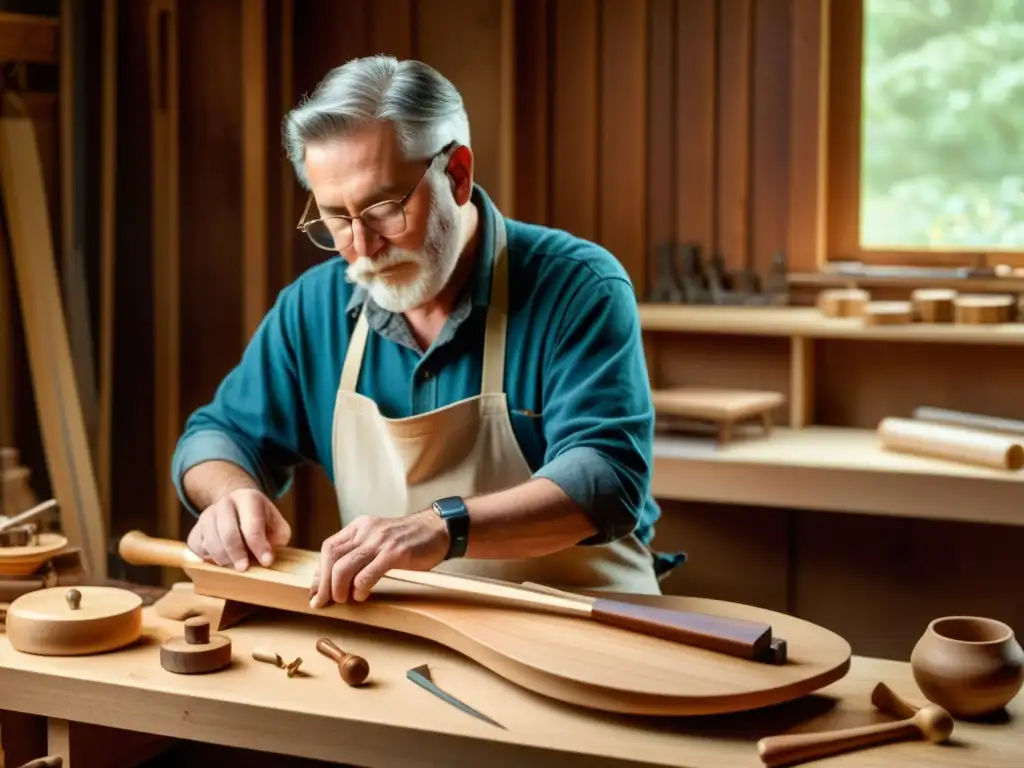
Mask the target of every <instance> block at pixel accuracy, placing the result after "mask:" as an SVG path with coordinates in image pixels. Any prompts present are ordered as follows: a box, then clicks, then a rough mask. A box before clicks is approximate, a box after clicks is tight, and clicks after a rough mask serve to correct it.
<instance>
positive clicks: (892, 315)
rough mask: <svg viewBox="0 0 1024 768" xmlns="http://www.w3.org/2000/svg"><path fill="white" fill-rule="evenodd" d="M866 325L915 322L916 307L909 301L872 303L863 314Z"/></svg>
mask: <svg viewBox="0 0 1024 768" xmlns="http://www.w3.org/2000/svg"><path fill="white" fill-rule="evenodd" d="M861 317H862V318H863V320H864V324H865V325H902V324H903V323H912V322H914V305H913V304H911V303H910V302H909V301H872V302H869V303H868V304H867V306H865V307H864V311H863V312H862V313H861Z"/></svg>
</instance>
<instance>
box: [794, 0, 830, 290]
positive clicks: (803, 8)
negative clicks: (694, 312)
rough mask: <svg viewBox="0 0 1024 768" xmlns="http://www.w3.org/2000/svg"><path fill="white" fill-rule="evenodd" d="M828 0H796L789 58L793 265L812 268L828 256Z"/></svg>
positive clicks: (808, 269) (814, 269)
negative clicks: (825, 42) (826, 43)
mask: <svg viewBox="0 0 1024 768" xmlns="http://www.w3.org/2000/svg"><path fill="white" fill-rule="evenodd" d="M829 4H830V0H814V1H813V2H812V1H811V0H794V4H793V13H792V20H791V24H792V37H791V46H792V47H791V50H792V58H791V60H790V73H791V74H790V123H789V168H790V171H789V185H788V188H789V218H788V223H789V228H788V234H789V254H788V255H789V268H790V270H791V271H794V272H812V271H816V270H817V269H818V266H819V264H821V263H823V262H824V258H825V203H826V198H825V194H826V186H827V185H826V183H825V171H826V168H827V163H826V156H825V150H826V145H827V136H828V133H827V127H828V119H827V116H828V112H827V106H828V99H827V88H828V55H827V46H824V45H822V40H823V39H826V40H827V38H828V34H827V31H828V18H829Z"/></svg>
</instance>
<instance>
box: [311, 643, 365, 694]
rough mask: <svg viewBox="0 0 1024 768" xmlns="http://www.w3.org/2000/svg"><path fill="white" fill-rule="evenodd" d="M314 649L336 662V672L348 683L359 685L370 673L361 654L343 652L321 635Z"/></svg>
mask: <svg viewBox="0 0 1024 768" xmlns="http://www.w3.org/2000/svg"><path fill="white" fill-rule="evenodd" d="M316 649H317V650H318V651H319V652H320V653H322V654H323V655H324V656H326V657H327V658H329V659H333V660H334V661H335V662H337V664H338V674H339V675H341V679H342V680H344V681H345V682H346V683H347V684H348V685H359V684H360V683H362V682H363V681H364V680H366V677H367V675H369V674H370V665H369V664H367V663H366V659H364V658H363V657H362V656H356V655H354V654H351V653H345V651H343V650H341V648H339V647H338V646H337V645H335V644H334V643H333V642H331V641H330V640H328V639H327V638H326V637H322V638H320V639H319V640H317V641H316Z"/></svg>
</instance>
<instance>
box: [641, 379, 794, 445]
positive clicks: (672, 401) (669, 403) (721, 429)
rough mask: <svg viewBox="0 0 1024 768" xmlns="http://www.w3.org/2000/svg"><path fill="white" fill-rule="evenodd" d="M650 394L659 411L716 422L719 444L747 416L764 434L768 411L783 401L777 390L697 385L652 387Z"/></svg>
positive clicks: (769, 419)
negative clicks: (758, 425)
mask: <svg viewBox="0 0 1024 768" xmlns="http://www.w3.org/2000/svg"><path fill="white" fill-rule="evenodd" d="M652 398H653V401H654V409H655V410H656V411H657V412H658V413H660V414H664V415H667V416H672V417H679V418H684V419H692V420H696V421H708V422H712V423H714V424H717V425H718V442H719V443H720V444H722V445H725V444H727V443H728V442H729V440H730V439H731V438H732V428H733V425H735V424H736V423H738V422H741V421H746V420H748V419H755V418H756V419H758V420H759V421H760V422H761V426H762V427H763V428H764V433H765V435H769V434H771V431H772V417H771V412H772V410H773V409H775V408H778V407H779V406H780V405H782V404H783V403H784V402H785V401H786V398H785V396H784V395H783V394H782V393H780V392H760V391H752V390H738V389H704V388H697V387H681V388H678V389H661V390H655V391H654V392H653V393H652Z"/></svg>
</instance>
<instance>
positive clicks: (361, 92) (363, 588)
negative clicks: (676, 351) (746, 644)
mask: <svg viewBox="0 0 1024 768" xmlns="http://www.w3.org/2000/svg"><path fill="white" fill-rule="evenodd" d="M284 135H285V144H286V147H287V151H288V153H289V156H290V158H291V161H292V163H293V164H294V167H295V172H296V174H297V175H298V178H299V180H300V182H301V183H302V185H303V186H304V187H305V188H306V189H308V190H309V192H310V195H309V200H308V202H307V205H306V209H305V211H304V212H303V214H302V218H301V220H300V222H299V225H298V228H299V229H300V230H301V231H302V232H304V233H305V234H306V235H307V236H308V237H309V238H310V239H311V240H312V241H313V243H314V244H316V245H317V246H318V247H319V248H322V249H323V250H325V251H330V252H336V253H338V254H340V255H341V257H342V258H341V259H335V258H330V259H328V260H327V261H325V262H324V263H322V264H320V265H318V266H316V267H313V268H312V269H310V270H308V271H307V272H305V273H304V274H303V275H301V276H300V277H299V278H298V279H297V280H296V281H295V282H293V283H292V284H291V285H289V286H288V287H286V288H285V289H284V290H283V291H282V292H281V294H280V296H279V297H278V299H277V301H276V302H275V305H274V307H273V308H272V309H271V310H270V312H269V313H268V314H267V316H266V318H265V319H264V321H263V323H262V324H261V325H260V327H259V329H258V330H257V332H256V334H255V336H254V337H253V339H252V340H251V342H250V343H249V345H248V348H247V349H246V350H245V353H244V355H243V357H242V359H241V361H240V362H239V364H238V365H237V367H235V368H234V369H233V370H232V371H231V372H230V373H229V374H228V375H227V377H226V378H225V379H224V381H223V383H222V384H221V386H220V387H219V388H218V390H217V392H216V395H215V396H214V398H213V401H212V402H211V403H209V404H208V405H205V406H203V407H202V408H199V409H198V410H197V411H196V412H195V413H194V414H192V415H191V417H190V418H189V420H188V423H187V424H186V427H185V432H184V435H183V436H182V437H181V439H180V441H179V443H178V446H177V450H176V452H175V457H174V466H173V478H174V481H175V483H176V485H177V488H178V492H179V495H180V497H181V499H182V501H183V503H184V504H185V505H186V507H187V508H188V509H189V510H190V511H191V512H192V513H193V514H195V515H198V521H197V522H196V524H195V526H194V528H193V529H192V531H191V533H190V535H189V537H188V545H189V547H190V548H191V549H192V550H193V551H194V552H195V553H196V554H198V555H199V556H201V557H203V558H204V559H206V560H209V561H211V562H214V563H217V564H219V565H222V566H233V567H235V568H238V569H245V568H246V567H248V565H249V563H250V558H251V557H255V558H256V559H257V560H258V561H259V562H260V563H263V564H265V565H267V564H270V563H271V562H272V561H273V553H274V546H275V545H283V544H285V543H287V542H288V540H289V539H290V536H291V532H290V530H289V527H288V524H287V523H286V522H285V520H284V519H283V517H282V516H281V514H280V512H279V511H278V510H277V509H276V507H275V506H274V501H273V499H275V498H277V497H279V496H280V495H281V494H282V493H284V492H285V491H286V490H287V487H288V485H289V482H290V473H291V471H292V468H293V467H294V466H295V465H297V464H298V463H300V462H302V461H307V460H308V461H315V462H318V463H320V464H321V465H322V466H323V467H324V468H325V469H326V470H327V473H328V475H329V476H330V477H331V478H332V480H333V483H334V486H335V488H336V493H337V500H338V509H339V512H340V530H339V532H338V533H336V534H334V535H333V536H331V537H329V538H328V539H327V540H326V541H324V542H323V546H322V547H321V558H320V567H319V570H318V573H317V574H316V577H315V578H314V581H313V584H312V585H311V594H312V604H313V606H314V607H318V606H324V605H327V604H328V603H329V602H330V601H332V600H333V601H338V602H341V601H345V600H348V599H355V600H364V599H366V598H367V596H368V595H369V592H370V590H371V588H372V587H373V585H374V584H375V583H376V582H377V581H378V580H379V579H380V578H381V577H382V576H384V574H385V573H386V572H387V571H388V570H389V569H391V568H403V569H414V570H416V569H419V570H429V569H434V568H437V569H438V570H445V571H449V572H458V573H466V574H473V575H482V576H488V577H492V578H500V579H506V580H512V581H527V580H528V581H533V582H539V583H545V584H550V585H555V586H564V587H585V588H593V589H613V590H621V591H628V592H636V593H657V592H658V591H659V588H658V577H659V575H660V574H661V573H662V571H663V570H664V569H665V568H667V567H670V565H672V564H675V563H677V562H681V560H682V559H683V555H682V554H679V555H676V556H674V557H664V556H657V555H655V554H654V553H653V552H652V550H651V548H650V546H649V542H650V540H651V538H652V536H653V525H654V522H655V521H656V519H657V517H658V515H659V512H658V508H657V506H656V504H655V503H654V501H653V499H652V498H651V495H650V491H649V485H650V472H651V461H652V456H651V454H652V434H653V419H654V414H653V409H652V405H651V395H650V386H649V382H648V378H647V371H646V366H645V361H644V354H643V349H642V342H641V336H640V327H639V323H638V317H637V310H636V303H635V298H634V294H633V290H632V287H631V285H630V282H629V279H628V277H627V275H626V273H625V272H624V270H623V269H622V267H621V266H620V264H619V263H618V262H617V261H616V259H615V258H614V257H613V256H612V255H611V254H609V253H608V252H607V251H605V250H603V249H602V248H600V247H598V246H596V245H594V244H593V243H590V242H586V241H584V240H581V239H578V238H576V237H573V236H571V235H570V234H568V233H566V232H562V231H559V230H555V229H548V228H544V227H539V226H534V225H531V224H526V223H522V222H518V221H513V220H510V219H507V218H505V217H503V216H502V214H501V213H500V212H499V211H498V210H497V209H496V208H495V205H494V204H493V203H492V202H491V200H490V199H489V198H488V196H487V194H486V193H485V192H484V190H483V189H481V188H480V187H479V186H478V185H476V184H475V183H474V180H473V151H472V149H471V143H470V131H469V121H468V118H467V116H466V110H465V107H464V106H463V102H462V99H461V97H460V95H459V93H458V91H457V90H456V89H455V88H454V87H453V86H452V84H451V83H450V82H449V81H448V80H446V79H445V78H444V77H442V76H441V75H440V74H439V73H438V72H436V71H434V70H433V69H431V68H430V67H428V66H426V65H424V64H422V63H420V62H416V61H397V60H396V59H394V58H391V57H388V56H375V57H370V58H364V59H357V60H354V61H350V62H348V63H347V64H345V65H344V66H341V67H338V68H337V69H334V70H333V71H331V72H330V73H329V74H328V75H327V77H326V78H325V79H324V80H323V82H321V83H320V84H319V86H318V87H317V89H316V91H315V92H314V93H313V95H312V96H311V97H310V98H309V99H307V100H305V101H304V102H303V103H302V104H301V105H300V106H298V107H297V108H296V109H294V110H293V111H292V112H291V113H290V114H289V115H288V116H287V119H286V120H285V126H284Z"/></svg>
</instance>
